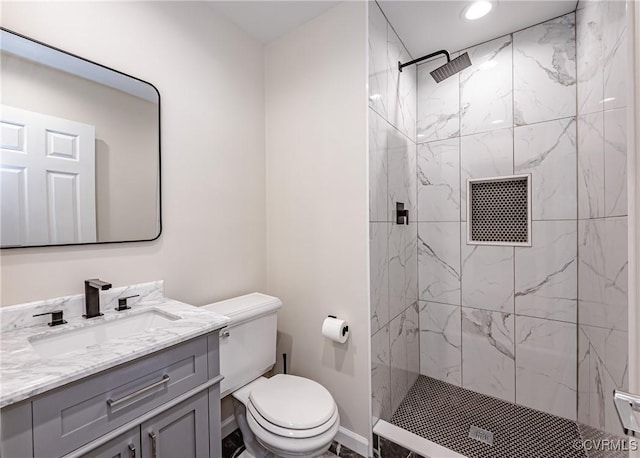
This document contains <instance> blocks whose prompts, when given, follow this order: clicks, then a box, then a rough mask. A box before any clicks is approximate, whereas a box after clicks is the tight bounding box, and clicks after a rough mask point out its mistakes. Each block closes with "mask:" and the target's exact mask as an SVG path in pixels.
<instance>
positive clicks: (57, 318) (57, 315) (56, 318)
mask: <svg viewBox="0 0 640 458" xmlns="http://www.w3.org/2000/svg"><path fill="white" fill-rule="evenodd" d="M63 314H64V312H63V311H62V310H54V311H53V312H45V313H38V314H36V315H33V316H34V317H36V316H44V315H51V322H50V323H49V326H58V325H61V324H67V322H66V321H65V320H64V317H63Z"/></svg>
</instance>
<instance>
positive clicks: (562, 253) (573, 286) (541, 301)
mask: <svg viewBox="0 0 640 458" xmlns="http://www.w3.org/2000/svg"><path fill="white" fill-rule="evenodd" d="M577 230H578V227H577V223H576V221H534V222H533V234H532V241H533V245H532V246H531V247H516V248H515V291H516V292H515V311H516V315H526V316H531V317H539V318H548V319H553V320H559V321H567V322H571V323H576V322H577V306H578V253H577ZM543 410H544V409H543Z"/></svg>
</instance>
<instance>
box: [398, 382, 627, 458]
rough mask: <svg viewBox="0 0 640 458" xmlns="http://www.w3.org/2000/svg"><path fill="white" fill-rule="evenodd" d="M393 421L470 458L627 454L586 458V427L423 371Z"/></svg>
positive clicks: (575, 457)
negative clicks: (580, 444) (583, 444)
mask: <svg viewBox="0 0 640 458" xmlns="http://www.w3.org/2000/svg"><path fill="white" fill-rule="evenodd" d="M390 422H391V423H392V424H394V425H396V426H399V427H401V428H403V429H406V430H407V431H410V432H412V433H414V434H417V435H418V436H422V437H424V438H426V439H428V440H430V441H432V442H435V443H436V444H439V445H442V446H444V447H447V448H449V449H451V450H454V451H456V452H458V453H460V454H462V455H465V456H467V457H469V458H590V457H596V456H597V457H605V456H606V457H607V458H609V457H615V458H618V457H623V456H628V454H622V453H611V452H608V453H606V454H590V457H587V456H586V455H585V452H584V451H583V450H582V449H581V448H580V447H576V442H577V441H580V440H581V439H586V438H589V436H588V435H586V434H585V432H586V430H585V427H584V426H583V425H578V423H576V422H573V421H570V420H567V419H565V418H560V417H556V416H555V415H551V414H547V413H544V412H540V411H538V410H534V409H530V408H528V407H524V406H521V405H517V404H513V403H510V402H506V401H503V400H501V399H496V398H493V397H491V396H486V395H483V394H480V393H476V392H475V391H471V390H466V389H464V388H460V387H458V386H455V385H451V384H450V383H446V382H442V381H440V380H436V379H433V378H430V377H425V376H423V375H421V376H420V377H419V378H418V380H417V381H416V383H415V384H414V385H413V387H411V389H410V390H409V393H408V394H407V396H406V397H405V398H404V400H403V401H402V403H401V404H400V406H399V407H398V409H397V410H396V412H395V413H394V414H393V417H392V418H391V421H390ZM592 434H594V433H593V432H592ZM600 434H604V433H600Z"/></svg>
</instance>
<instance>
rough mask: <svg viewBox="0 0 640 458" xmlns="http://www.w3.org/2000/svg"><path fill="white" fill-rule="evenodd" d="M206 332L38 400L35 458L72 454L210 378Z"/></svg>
mask: <svg viewBox="0 0 640 458" xmlns="http://www.w3.org/2000/svg"><path fill="white" fill-rule="evenodd" d="M207 371H208V368H207V336H203V337H199V338H197V339H194V340H191V341H188V342H185V343H182V344H180V345H177V346H175V347H171V348H169V349H167V350H163V351H161V352H158V353H154V354H152V355H149V356H147V357H144V358H142V359H139V360H136V361H132V362H130V363H127V364H125V365H122V366H119V367H116V368H114V369H110V370H108V371H105V372H102V373H100V374H97V375H94V376H92V377H89V378H86V379H83V380H81V381H78V382H75V383H72V384H70V385H67V386H65V387H62V388H60V389H58V390H55V391H54V392H52V393H51V394H48V395H47V394H45V395H43V396H42V397H41V398H39V399H36V400H34V401H33V425H34V427H33V445H34V457H35V458H40V457H42V458H45V457H46V458H51V457H55V456H61V455H64V454H65V453H69V452H71V451H73V450H75V449H77V448H78V447H80V446H82V445H84V444H86V443H88V442H91V441H92V440H94V439H96V438H98V437H100V436H101V435H103V434H105V433H107V432H109V431H111V430H113V429H115V428H117V427H119V426H122V425H123V424H125V423H127V422H129V421H131V420H134V419H135V418H137V417H139V416H140V415H142V414H144V413H145V412H148V411H149V410H151V409H154V408H156V407H158V406H160V405H162V404H164V403H165V402H168V401H170V400H171V399H173V398H175V397H176V396H179V395H180V394H182V393H185V392H187V391H189V390H190V389H192V388H195V387H197V386H198V385H200V384H202V383H204V382H206V381H207V380H208V373H207Z"/></svg>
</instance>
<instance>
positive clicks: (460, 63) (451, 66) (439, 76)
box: [431, 52, 471, 83]
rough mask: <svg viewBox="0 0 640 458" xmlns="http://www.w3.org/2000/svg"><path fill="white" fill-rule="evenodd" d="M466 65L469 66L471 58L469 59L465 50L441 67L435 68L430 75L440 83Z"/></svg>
mask: <svg viewBox="0 0 640 458" xmlns="http://www.w3.org/2000/svg"><path fill="white" fill-rule="evenodd" d="M468 67H471V59H469V53H466V52H465V53H464V54H461V55H460V56H458V57H456V58H455V59H453V60H452V61H449V62H447V63H446V64H444V65H443V66H442V67H438V68H436V69H435V70H434V71H432V72H431V76H432V77H433V79H434V80H436V83H440V82H442V81H444V80H446V79H447V78H449V77H450V76H453V75H455V74H456V73H458V72H461V71H462V70H464V69H465V68H468Z"/></svg>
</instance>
